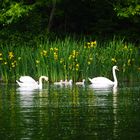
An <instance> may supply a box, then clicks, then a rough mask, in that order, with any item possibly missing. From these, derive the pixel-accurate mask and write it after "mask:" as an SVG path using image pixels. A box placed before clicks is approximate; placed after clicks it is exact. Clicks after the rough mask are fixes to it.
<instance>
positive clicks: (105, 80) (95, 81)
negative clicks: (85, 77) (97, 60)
mask: <svg viewBox="0 0 140 140" xmlns="http://www.w3.org/2000/svg"><path fill="white" fill-rule="evenodd" d="M89 80H90V82H91V83H92V84H101V85H113V84H114V82H112V81H111V80H109V79H108V78H106V77H95V78H93V79H91V78H89Z"/></svg>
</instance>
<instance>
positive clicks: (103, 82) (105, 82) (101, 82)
mask: <svg viewBox="0 0 140 140" xmlns="http://www.w3.org/2000/svg"><path fill="white" fill-rule="evenodd" d="M115 70H118V67H117V66H113V68H112V72H113V78H114V81H111V80H109V79H108V78H106V77H95V78H93V79H91V78H88V79H89V81H90V82H91V83H92V85H93V86H94V87H97V88H101V87H103V88H105V87H113V86H115V87H117V85H118V81H117V77H116V73H115Z"/></svg>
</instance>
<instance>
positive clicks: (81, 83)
mask: <svg viewBox="0 0 140 140" xmlns="http://www.w3.org/2000/svg"><path fill="white" fill-rule="evenodd" d="M75 84H76V85H84V84H85V79H83V80H82V82H76V83H75Z"/></svg>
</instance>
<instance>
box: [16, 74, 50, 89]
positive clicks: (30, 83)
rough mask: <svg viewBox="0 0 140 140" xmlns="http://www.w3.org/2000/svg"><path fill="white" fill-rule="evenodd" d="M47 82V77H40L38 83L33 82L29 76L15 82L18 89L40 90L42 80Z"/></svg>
mask: <svg viewBox="0 0 140 140" xmlns="http://www.w3.org/2000/svg"><path fill="white" fill-rule="evenodd" d="M43 79H44V80H45V81H48V77H46V76H40V78H39V82H38V81H35V80H34V79H33V78H32V77H30V76H21V77H20V78H19V80H16V82H17V84H18V85H19V86H20V87H28V88H35V89H36V88H42V80H43Z"/></svg>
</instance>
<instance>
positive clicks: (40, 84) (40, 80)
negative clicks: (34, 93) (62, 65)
mask: <svg viewBox="0 0 140 140" xmlns="http://www.w3.org/2000/svg"><path fill="white" fill-rule="evenodd" d="M43 79H44V80H46V81H48V77H46V76H40V78H39V85H38V86H39V88H40V89H42V85H43V84H42V81H43Z"/></svg>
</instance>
